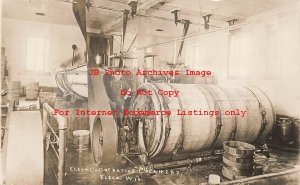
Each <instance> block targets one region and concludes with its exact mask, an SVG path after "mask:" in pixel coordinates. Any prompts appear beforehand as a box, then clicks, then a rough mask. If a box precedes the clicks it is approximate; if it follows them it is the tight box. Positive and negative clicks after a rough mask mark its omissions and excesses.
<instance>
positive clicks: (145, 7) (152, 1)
mask: <svg viewBox="0 0 300 185" xmlns="http://www.w3.org/2000/svg"><path fill="white" fill-rule="evenodd" d="M171 1H174V0H168V1H167V2H171ZM165 2H166V1H164V0H147V1H145V2H144V3H142V4H140V5H138V7H137V14H141V13H142V12H143V10H148V9H150V8H152V7H153V6H155V5H157V4H159V3H165ZM128 8H129V6H128ZM122 21H123V17H122V15H121V16H120V17H118V18H117V19H116V20H115V21H113V22H111V23H109V24H106V25H103V26H102V29H101V31H102V32H104V33H106V32H109V31H111V30H112V29H114V28H115V27H116V26H118V25H120V24H121V23H122Z"/></svg>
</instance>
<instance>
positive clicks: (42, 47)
mask: <svg viewBox="0 0 300 185" xmlns="http://www.w3.org/2000/svg"><path fill="white" fill-rule="evenodd" d="M46 56H47V42H46V39H45V38H34V37H29V38H27V49H26V65H25V69H26V71H35V72H46V69H47V66H46V64H47V63H46Z"/></svg>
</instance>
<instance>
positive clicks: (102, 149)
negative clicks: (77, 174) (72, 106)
mask: <svg viewBox="0 0 300 185" xmlns="http://www.w3.org/2000/svg"><path fill="white" fill-rule="evenodd" d="M73 13H74V15H75V17H76V20H77V23H78V25H79V27H80V29H81V32H82V35H83V37H84V39H85V42H86V50H87V54H88V63H87V67H88V68H87V69H88V71H90V70H91V69H99V75H97V76H91V75H88V108H89V109H90V110H110V109H111V107H110V104H109V98H108V96H107V93H106V89H105V86H104V82H105V81H104V79H103V76H104V69H101V68H98V66H97V64H96V61H95V57H94V55H93V53H92V52H91V50H90V48H89V45H88V39H87V32H86V3H85V0H74V1H73ZM96 119H100V122H98V121H97V124H101V126H99V127H101V128H102V129H100V130H101V133H99V135H100V137H101V138H98V139H95V140H94V139H92V142H91V143H92V146H93V145H96V146H97V147H96V148H98V150H95V151H94V150H93V155H94V159H95V161H96V162H97V163H98V164H99V163H113V162H117V161H116V159H117V158H118V159H120V158H119V156H118V155H117V147H118V133H117V125H116V124H115V120H114V118H113V117H112V116H103V117H96V116H89V123H90V130H92V131H93V125H94V123H96V122H95V120H96ZM91 138H93V136H92V137H91Z"/></svg>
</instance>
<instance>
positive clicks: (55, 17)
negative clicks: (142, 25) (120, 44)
mask: <svg viewBox="0 0 300 185" xmlns="http://www.w3.org/2000/svg"><path fill="white" fill-rule="evenodd" d="M66 1H68V2H66ZM2 2H3V5H2V8H3V11H2V12H3V17H8V18H15V19H25V20H32V21H42V22H50V23H54V24H66V25H77V23H76V20H75V18H74V15H73V12H72V3H71V0H3V1H2ZM90 2H91V4H93V5H97V6H103V7H108V8H111V9H114V10H117V11H111V10H105V9H101V8H90V10H89V12H88V13H87V25H88V27H89V28H91V29H94V30H99V31H100V30H101V31H105V32H111V31H120V30H121V24H120V23H121V20H122V19H121V16H122V13H121V12H119V11H122V10H123V9H129V6H128V5H127V2H128V1H127V0H91V1H90ZM297 3H298V1H297V0H139V1H138V11H139V10H141V9H146V14H147V15H150V16H158V17H163V18H166V19H168V20H161V19H157V18H146V21H147V29H148V30H149V33H150V34H161V35H163V36H168V35H172V34H173V35H180V34H181V32H182V28H181V27H180V26H177V27H176V26H175V24H174V22H173V21H172V20H173V15H172V14H171V13H170V11H171V10H172V9H175V8H179V9H180V10H181V11H180V12H181V15H180V18H182V19H189V20H191V22H192V23H193V25H192V26H191V28H190V29H191V30H194V31H197V30H201V29H203V22H204V21H203V18H202V16H204V15H207V14H212V17H211V19H210V25H211V27H224V26H226V25H227V24H228V23H227V22H226V21H227V20H230V19H233V18H236V19H239V20H241V21H242V20H245V19H247V18H249V17H251V16H254V15H257V14H261V13H263V12H267V11H271V10H275V9H280V8H286V7H291V6H295V5H297ZM36 13H43V14H44V16H40V15H36ZM137 19H138V17H137V18H134V19H131V20H129V23H128V26H129V30H130V31H131V32H136V29H137V24H138V21H137ZM157 29H162V30H164V31H162V32H157V31H155V30H157Z"/></svg>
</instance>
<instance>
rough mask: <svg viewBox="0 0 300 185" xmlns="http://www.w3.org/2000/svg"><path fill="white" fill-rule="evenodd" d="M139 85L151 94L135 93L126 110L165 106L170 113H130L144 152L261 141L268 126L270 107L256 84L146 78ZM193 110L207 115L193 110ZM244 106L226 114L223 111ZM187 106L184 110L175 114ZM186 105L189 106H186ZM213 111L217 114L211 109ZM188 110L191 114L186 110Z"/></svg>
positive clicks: (270, 124)
mask: <svg viewBox="0 0 300 185" xmlns="http://www.w3.org/2000/svg"><path fill="white" fill-rule="evenodd" d="M138 90H143V91H149V90H150V91H151V92H152V95H149V96H148V95H147V96H146V95H137V96H135V97H134V98H133V101H132V103H131V107H130V110H133V111H136V110H152V111H153V110H155V111H170V112H171V115H162V114H156V115H153V116H129V118H128V120H130V122H131V123H134V124H135V125H138V126H136V130H138V131H137V135H138V136H137V138H138V143H139V145H140V147H141V148H144V150H145V151H146V152H147V153H148V154H149V157H150V158H151V157H155V156H163V155H167V156H171V155H172V154H189V153H194V152H201V151H205V150H209V149H215V148H220V147H221V146H222V144H223V142H224V141H227V140H230V139H234V140H238V141H243V142H248V143H260V142H262V141H263V140H265V138H266V135H267V134H268V133H269V132H270V131H271V129H272V127H273V122H274V113H273V109H272V105H271V103H270V101H269V99H268V97H267V96H266V95H265V94H264V93H263V92H262V91H260V90H259V89H257V88H255V87H246V86H216V85H198V84H162V83H146V84H143V85H141V86H140V87H139V88H138ZM159 90H164V91H174V90H176V91H179V95H178V97H168V96H162V95H160V94H158V91H159ZM194 110H196V112H197V113H198V114H200V113H199V112H200V110H201V111H202V113H203V114H204V111H208V114H209V115H195V114H194V113H193V112H194ZM232 110H233V111H235V112H236V114H237V113H238V112H239V111H246V113H245V115H244V117H242V116H241V115H225V113H226V111H232ZM183 111H186V113H187V115H180V114H181V113H182V112H183ZM187 111H190V112H187ZM216 111H219V112H220V114H219V115H216V114H214V113H216ZM189 114H190V115H189Z"/></svg>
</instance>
